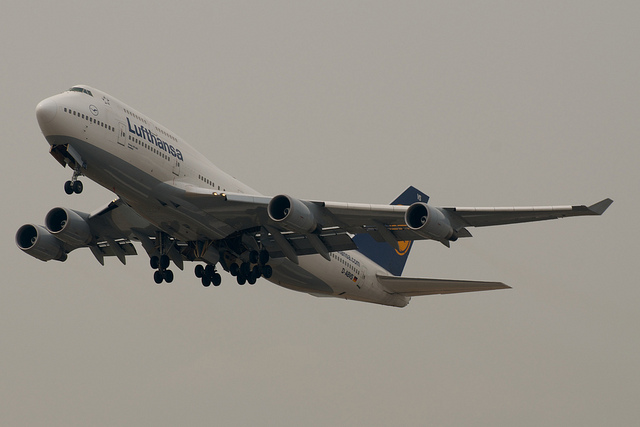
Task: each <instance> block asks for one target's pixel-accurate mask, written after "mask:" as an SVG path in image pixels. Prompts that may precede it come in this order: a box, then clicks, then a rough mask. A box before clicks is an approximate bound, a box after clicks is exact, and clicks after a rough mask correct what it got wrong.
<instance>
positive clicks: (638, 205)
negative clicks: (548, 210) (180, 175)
mask: <svg viewBox="0 0 640 427" xmlns="http://www.w3.org/2000/svg"><path fill="white" fill-rule="evenodd" d="M202 3H203V2H190V1H180V2H175V1H171V2H169V1H162V2H158V1H133V2H131V1H110V2H80V1H56V2H45V1H38V2H34V1H21V2H9V3H8V4H5V5H4V6H3V10H2V14H1V16H0V39H1V40H2V44H1V45H0V46H1V51H0V52H1V54H2V55H1V58H2V60H1V65H0V67H1V70H2V74H1V79H0V85H1V86H0V89H1V94H2V96H1V98H0V111H1V113H2V114H1V117H2V119H1V120H2V140H3V144H2V146H3V147H4V151H3V154H4V156H3V157H4V167H3V171H4V172H3V181H4V190H3V193H2V194H3V195H4V201H5V203H4V209H2V214H1V215H2V221H1V224H2V225H1V227H0V231H1V232H2V240H1V242H2V244H1V245H0V251H1V252H0V253H1V258H0V259H1V260H2V261H1V262H2V274H3V280H2V287H1V290H0V402H1V403H0V424H2V425H11V426H38V425H43V426H44V425H46V426H72V425H91V426H113V425H118V426H134V425H135V426H140V425H153V426H172V425H203V426H204V425H274V426H276V425H277V426H282V425H291V426H294V425H295V426H299V425H305V426H336V425H368V426H386V425H416V426H417V425H421V426H422V425H436V426H460V425H490V426H514V425H519V426H540V425H558V426H559V425H571V426H602V425H635V424H636V423H637V420H638V417H640V406H639V405H638V395H640V368H639V366H640V340H639V332H638V324H639V323H640V314H639V310H638V306H639V303H640V283H639V280H638V274H637V266H638V260H639V255H640V249H639V247H638V241H639V240H638V237H640V236H639V235H638V234H639V232H638V225H637V224H638V220H637V216H638V213H639V212H640V201H639V200H638V188H639V184H640V172H639V168H638V161H639V159H640V146H639V144H638V140H639V137H640V120H638V113H639V112H640V96H639V95H640V90H639V85H638V76H639V75H640V57H639V54H638V52H640V49H639V48H640V46H639V44H640V26H638V17H639V16H640V6H638V2H637V1H616V2H611V1H584V0H583V1H564V2H558V1H518V2H511V1H486V2H454V1H437V2H434V1H414V2H405V1H394V2H374V1H349V2H345V1H344V0H342V1H336V2H332V1H323V2H302V1H292V2H283V1H275V2H251V1H237V2H219V1H210V2H205V3H207V5H205V6H202V5H201V4H202ZM74 84H88V85H91V86H94V87H96V88H100V89H101V90H104V91H106V92H108V93H110V94H112V95H113V96H114V97H116V98H119V99H120V100H122V101H124V102H125V103H127V104H129V105H131V106H132V107H134V108H136V109H138V110H140V111H142V112H144V113H145V114H147V115H149V116H150V117H152V118H154V119H155V120H157V121H159V122H160V123H162V124H164V125H165V126H167V127H168V128H170V129H171V130H172V131H174V132H175V133H177V134H179V135H181V136H182V137H183V138H185V139H186V140H187V141H188V142H189V143H190V144H191V145H193V146H194V147H195V148H196V149H198V150H199V151H200V152H201V153H203V155H205V156H207V157H208V158H210V159H211V160H212V161H213V162H214V163H216V164H217V165H218V166H220V167H221V168H222V169H223V170H225V171H227V172H229V173H231V174H232V175H234V176H235V177H237V178H238V179H240V180H242V181H243V182H245V183H247V184H248V185H250V186H252V187H254V188H256V189H257V190H259V191H260V192H262V193H264V194H268V195H274V194H280V193H286V194H290V195H293V196H296V197H300V198H310V199H321V200H322V199H324V200H334V201H353V202H364V203H388V202H389V201H391V200H393V199H394V198H395V197H396V196H397V195H398V194H400V192H402V191H403V190H404V189H405V188H406V187H407V186H409V185H414V186H416V187H418V188H420V189H421V190H422V191H424V192H426V193H427V194H429V195H430V196H431V203H432V204H434V205H439V206H505V205H506V206H513V205H550V204H591V203H594V202H597V201H599V200H601V199H603V198H605V197H611V198H612V199H614V200H615V203H614V204H613V205H612V206H611V208H610V209H609V211H607V212H606V213H605V215H603V216H602V217H587V218H575V219H564V220H558V221H551V222H543V223H535V224H523V225H513V226H504V227H497V228H485V229H472V230H471V231H472V233H473V234H474V237H473V238H471V239H461V240H460V241H458V242H456V243H454V244H453V245H452V248H451V249H446V248H445V247H444V246H442V245H441V244H439V243H437V242H419V243H417V244H415V245H414V249H413V252H412V255H411V257H410V259H409V261H408V263H407V267H406V269H405V272H404V274H405V275H408V276H422V277H437V278H457V279H476V280H497V281H502V282H505V283H507V284H509V285H511V286H512V287H513V289H511V290H504V291H492V292H484V293H471V294H463V295H449V296H432V297H417V298H414V299H413V300H412V301H411V304H410V305H409V306H408V307H407V308H405V309H396V308H390V307H383V306H376V305H372V304H364V303H358V302H353V301H343V300H338V299H335V300H334V299H319V298H314V297H312V296H309V295H306V294H301V293H296V292H293V291H289V290H286V289H283V288H280V287H278V286H276V285H273V284H271V283H269V282H266V281H264V280H263V279H261V280H259V281H258V283H257V284H256V285H255V286H252V287H250V286H243V287H240V286H238V285H237V284H235V281H234V280H233V278H232V277H231V276H229V275H228V274H226V273H225V274H224V275H223V284H222V286H220V287H219V288H216V289H213V288H210V289H205V288H203V287H202V286H201V285H200V284H199V281H198V280H197V279H196V278H195V277H194V275H193V265H190V263H187V265H186V267H185V271H184V272H179V271H176V280H175V281H174V283H172V284H170V285H167V284H163V285H161V286H157V285H155V284H154V282H153V279H152V273H153V271H152V270H151V269H150V268H149V265H148V257H147V256H146V255H145V254H144V251H143V250H142V249H141V248H140V247H139V246H138V248H139V252H142V254H141V256H138V257H135V258H129V259H128V263H127V266H122V265H121V264H120V263H119V262H118V261H117V260H115V259H108V260H107V261H106V265H105V266H104V267H102V266H100V264H98V262H96V261H95V259H94V258H93V256H92V255H91V253H90V251H88V250H78V251H76V252H73V253H72V254H71V255H70V256H69V259H68V261H67V262H65V263H59V262H48V263H43V262H40V261H38V260H36V259H35V258H32V257H29V256H27V255H25V254H23V253H21V252H20V251H19V250H18V249H17V248H16V246H15V243H14V236H15V232H16V230H17V229H18V228H19V227H20V226H21V225H22V224H24V223H37V224H42V223H43V222H44V216H45V214H46V213H47V212H48V211H49V209H51V208H53V207H55V206H65V207H70V208H73V209H77V210H82V211H85V212H91V211H93V210H94V209H96V208H98V207H100V206H102V205H103V204H105V203H107V202H109V201H110V200H112V199H113V198H114V197H115V196H114V195H113V194H111V193H109V192H108V191H106V190H104V189H102V188H100V187H98V186H97V185H96V184H93V183H91V182H90V181H89V180H87V179H85V180H84V184H85V190H84V192H83V193H82V195H79V196H73V197H70V196H67V195H66V194H65V193H64V191H63V183H64V181H66V180H67V179H69V178H70V177H71V171H70V170H69V169H68V168H67V169H64V168H62V167H60V165H59V164H58V163H57V162H56V161H55V160H54V159H53V158H52V157H51V156H50V155H49V154H48V145H47V143H46V141H45V139H44V138H43V137H42V134H41V132H40V129H39V128H38V125H37V122H36V119H35V106H36V104H37V103H38V102H39V101H40V100H42V99H44V98H46V97H48V96H51V95H54V94H56V93H59V92H62V91H63V90H65V89H67V88H68V87H70V86H72V85H74Z"/></svg>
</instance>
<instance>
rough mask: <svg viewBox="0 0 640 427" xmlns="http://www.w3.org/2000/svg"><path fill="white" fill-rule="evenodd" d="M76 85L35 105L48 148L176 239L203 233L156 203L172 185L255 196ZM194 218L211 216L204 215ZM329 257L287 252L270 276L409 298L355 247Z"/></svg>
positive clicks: (344, 292) (293, 284) (145, 121)
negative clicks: (62, 150)
mask: <svg viewBox="0 0 640 427" xmlns="http://www.w3.org/2000/svg"><path fill="white" fill-rule="evenodd" d="M75 88H76V90H74V91H68V92H64V93H62V94H59V95H56V96H53V97H51V98H47V99H45V100H44V101H42V102H41V103H40V104H39V105H38V107H37V117H38V122H39V124H40V127H41V129H42V132H43V134H44V136H45V137H46V138H47V140H48V141H49V143H50V145H51V146H52V147H51V152H52V154H53V155H54V157H56V155H55V147H56V146H58V145H67V144H68V146H70V147H72V149H70V150H69V151H70V152H71V153H72V154H74V159H75V160H76V163H77V164H81V165H82V166H83V167H82V169H81V173H82V175H85V176H87V177H89V178H90V179H92V180H93V181H95V182H97V183H98V184H100V185H102V186H103V187H105V188H107V189H109V190H111V191H113V192H114V193H116V194H117V195H118V196H119V197H120V198H122V199H123V200H124V201H125V202H126V203H127V204H128V205H130V206H131V207H132V208H133V209H134V210H135V211H136V212H137V213H138V214H139V215H140V216H141V217H143V218H144V219H145V220H146V221H148V222H149V223H151V224H153V225H154V226H156V227H158V228H159V229H161V230H163V231H164V232H165V233H167V234H169V235H170V236H172V237H174V238H176V239H179V240H182V241H195V240H198V239H200V238H202V237H203V236H202V235H201V234H199V232H198V229H197V226H194V225H193V224H189V223H187V221H186V220H184V218H181V214H180V213H179V212H178V211H177V210H176V209H174V208H173V206H172V205H171V203H169V202H166V203H165V202H163V197H164V195H165V194H167V193H169V192H170V190H171V188H176V187H177V188H185V186H193V187H204V188H211V189H213V190H219V191H220V192H225V191H228V192H234V193H243V194H248V195H258V194H259V193H258V192H257V191H255V190H253V189H252V188H250V187H249V186H247V185H245V184H243V183H242V182H240V181H238V180H237V179H235V178H233V177H232V176H230V175H228V174H227V173H225V172H223V171H222V170H220V169H219V168H218V167H216V166H215V165H214V164H213V163H211V162H210V161H209V160H207V159H206V158H205V157H204V156H203V155H201V154H200V153H198V152H197V151H196V150H195V149H194V148H193V147H191V146H190V145H189V144H187V143H186V142H185V141H184V140H182V139H181V138H180V137H178V136H177V135H175V134H174V133H172V132H171V131H169V130H168V129H167V128H165V127H163V126H161V125H160V124H158V123H156V122H154V121H153V120H151V119H150V118H148V117H146V116H145V115H143V114H141V113H139V112H138V111H136V110H134V109H133V108H131V107H129V106H127V105H125V104H124V103H122V102H120V101H118V100H117V99H115V98H113V97H111V96H110V95H108V94H106V93H104V92H101V91H99V90H96V89H94V88H90V87H88V86H76V87H75ZM80 89H83V91H81V90H80ZM56 158H57V159H58V160H59V161H60V162H61V163H63V162H64V161H65V160H64V159H61V158H59V157H56ZM159 202H160V203H159ZM190 221H191V222H193V219H192V218H190ZM201 221H212V220H211V218H208V217H207V218H202V219H201ZM207 223H208V224H209V222H207ZM206 237H207V238H210V239H221V238H224V237H226V231H225V230H223V229H222V228H221V229H220V234H218V235H209V236H206ZM330 258H331V260H330V261H327V260H326V259H325V258H323V257H322V256H321V255H306V256H301V257H299V264H295V263H293V262H291V261H290V260H289V259H287V258H276V259H272V260H271V261H270V265H272V267H273V276H272V277H271V278H270V279H269V280H270V281H271V282H273V283H276V284H278V285H280V286H283V287H286V288H289V289H293V290H298V291H302V292H307V293H310V294H312V295H316V296H331V297H339V298H345V299H352V300H359V301H366V302H374V303H378V304H385V305H392V306H400V307H403V306H405V305H406V304H407V303H408V301H409V298H408V297H404V296H401V295H398V294H392V293H389V292H387V291H386V290H385V289H384V288H383V287H382V286H381V285H380V283H379V282H378V280H377V279H376V274H384V275H388V274H389V272H387V271H385V270H384V269H383V268H382V267H380V266H379V265H378V264H376V263H374V262H373V261H371V260H370V259H368V258H367V257H365V256H363V255H362V254H361V253H359V252H358V251H347V252H333V253H331V255H330Z"/></svg>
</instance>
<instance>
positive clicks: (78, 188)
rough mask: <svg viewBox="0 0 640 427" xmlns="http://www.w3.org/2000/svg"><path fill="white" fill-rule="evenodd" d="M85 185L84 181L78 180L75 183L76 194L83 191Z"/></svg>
mask: <svg viewBox="0 0 640 427" xmlns="http://www.w3.org/2000/svg"><path fill="white" fill-rule="evenodd" d="M83 188H84V186H83V185H82V181H76V182H74V183H73V192H74V193H76V194H80V193H82V189H83Z"/></svg>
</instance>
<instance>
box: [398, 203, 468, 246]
mask: <svg viewBox="0 0 640 427" xmlns="http://www.w3.org/2000/svg"><path fill="white" fill-rule="evenodd" d="M404 220H405V222H406V223H407V226H408V227H409V228H410V229H412V230H414V231H415V232H416V233H418V234H419V235H421V236H422V237H426V238H429V239H434V240H456V239H457V236H456V235H455V232H454V230H453V227H452V226H451V223H450V222H449V219H448V218H447V216H446V214H445V213H444V212H442V211H441V210H440V209H438V208H432V207H430V206H429V205H427V204H426V203H423V202H417V203H414V204H412V205H411V206H409V209H407V211H406V212H405V214H404Z"/></svg>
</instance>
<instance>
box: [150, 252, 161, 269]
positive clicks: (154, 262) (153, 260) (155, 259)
mask: <svg viewBox="0 0 640 427" xmlns="http://www.w3.org/2000/svg"><path fill="white" fill-rule="evenodd" d="M149 264H150V265H151V268H153V269H154V270H157V269H158V267H160V258H158V257H157V256H155V255H154V256H152V257H151V258H150V259H149Z"/></svg>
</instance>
